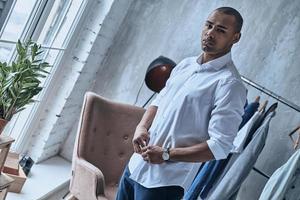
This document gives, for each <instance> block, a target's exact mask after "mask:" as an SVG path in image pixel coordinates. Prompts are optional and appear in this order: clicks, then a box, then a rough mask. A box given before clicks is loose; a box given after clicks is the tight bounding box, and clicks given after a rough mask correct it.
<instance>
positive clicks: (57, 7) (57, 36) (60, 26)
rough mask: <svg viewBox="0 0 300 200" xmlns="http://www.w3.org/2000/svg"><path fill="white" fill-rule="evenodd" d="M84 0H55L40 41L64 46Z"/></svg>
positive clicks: (44, 43)
mask: <svg viewBox="0 0 300 200" xmlns="http://www.w3.org/2000/svg"><path fill="white" fill-rule="evenodd" d="M82 3H83V0H58V1H55V3H54V5H53V7H52V9H51V12H50V15H49V17H48V19H47V22H46V23H45V26H44V29H43V31H42V33H41V35H40V37H39V39H38V42H39V43H41V44H43V45H44V46H52V47H56V48H63V47H64V46H65V41H66V39H67V36H68V35H69V33H70V30H71V28H72V25H73V22H74V21H75V19H76V17H77V14H78V11H79V9H80V7H81V5H82Z"/></svg>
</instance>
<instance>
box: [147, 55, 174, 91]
mask: <svg viewBox="0 0 300 200" xmlns="http://www.w3.org/2000/svg"><path fill="white" fill-rule="evenodd" d="M175 66H176V63H175V62H174V61H173V60H171V59H169V58H167V57H164V56H159V57H158V58H156V59H155V60H153V61H152V62H151V63H150V65H149V67H148V69H147V72H146V77H145V83H146V85H147V87H148V88H149V89H150V90H152V91H154V92H160V91H161V90H162V89H163V88H164V87H165V85H166V82H167V80H168V78H169V77H170V74H171V71H172V69H173V68H174V67H175Z"/></svg>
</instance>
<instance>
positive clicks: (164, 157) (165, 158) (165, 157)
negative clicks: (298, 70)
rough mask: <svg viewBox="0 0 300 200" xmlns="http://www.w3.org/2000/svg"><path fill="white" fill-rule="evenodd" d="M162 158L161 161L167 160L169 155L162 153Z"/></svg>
mask: <svg viewBox="0 0 300 200" xmlns="http://www.w3.org/2000/svg"><path fill="white" fill-rule="evenodd" d="M162 158H163V160H169V158H170V155H169V154H168V153H167V152H163V154H162Z"/></svg>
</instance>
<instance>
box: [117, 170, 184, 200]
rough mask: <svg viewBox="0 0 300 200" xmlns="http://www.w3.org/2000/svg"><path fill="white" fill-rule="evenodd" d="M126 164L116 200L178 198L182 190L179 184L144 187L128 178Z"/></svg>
mask: <svg viewBox="0 0 300 200" xmlns="http://www.w3.org/2000/svg"><path fill="white" fill-rule="evenodd" d="M129 176H130V172H129V169H128V166H127V167H126V168H125V170H124V172H123V175H122V178H121V180H120V184H119V188H118V193H117V198H116V200H153V199H155V200H177V199H178V200H179V199H181V198H182V197H183V193H184V190H183V188H182V187H180V186H166V187H157V188H146V187H144V186H142V185H140V184H139V183H137V182H135V181H134V180H132V179H130V178H129Z"/></svg>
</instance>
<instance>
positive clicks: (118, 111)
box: [69, 92, 145, 200]
mask: <svg viewBox="0 0 300 200" xmlns="http://www.w3.org/2000/svg"><path fill="white" fill-rule="evenodd" d="M144 111H145V110H144V109H143V108H139V107H136V106H131V105H126V104H121V103H115V102H112V101H109V100H107V99H104V98H102V97H100V96H98V95H96V94H94V93H92V92H88V93H86V95H85V98H84V103H83V107H82V111H81V118H80V121H79V127H78V133H77V138H76V142H75V147H74V153H73V161H72V178H71V183H70V196H71V198H70V197H69V199H79V200H100V199H101V200H102V199H108V200H110V199H115V195H116V190H117V187H118V182H119V179H120V177H121V175H122V172H123V169H124V167H125V165H126V164H127V162H128V160H129V158H130V156H131V154H132V153H133V148H132V143H131V140H132V136H133V133H134V130H135V127H136V125H137V124H138V122H139V121H140V119H141V117H142V115H143V113H144Z"/></svg>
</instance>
